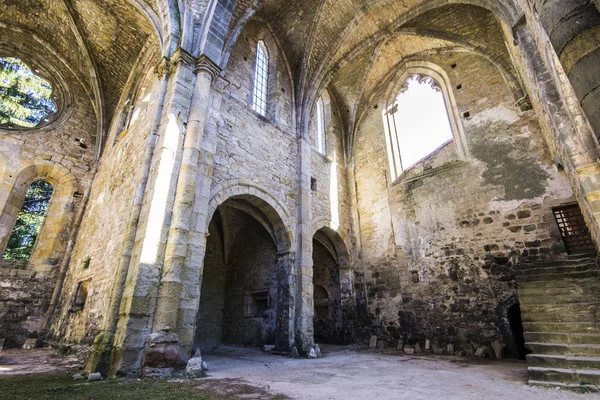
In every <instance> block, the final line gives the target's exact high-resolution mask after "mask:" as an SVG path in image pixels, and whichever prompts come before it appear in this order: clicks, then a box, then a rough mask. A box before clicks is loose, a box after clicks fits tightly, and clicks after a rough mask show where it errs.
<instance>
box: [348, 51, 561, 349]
mask: <svg viewBox="0 0 600 400" xmlns="http://www.w3.org/2000/svg"><path fill="white" fill-rule="evenodd" d="M427 60H428V61H431V62H434V63H435V64H437V65H439V66H440V67H441V68H443V69H444V70H445V71H446V73H447V74H448V76H449V77H450V81H451V82H450V83H451V84H450V87H452V88H456V87H457V86H458V85H459V84H462V88H461V89H460V90H458V89H457V90H454V95H455V97H456V102H457V106H458V109H459V112H460V115H462V116H463V118H462V121H461V123H462V125H463V127H464V131H465V136H466V142H467V143H466V147H467V149H468V152H469V154H470V156H468V157H467V159H466V160H458V159H456V157H455V156H454V154H455V152H454V149H453V147H454V144H452V143H451V144H449V145H447V146H446V147H445V148H443V149H441V150H439V151H438V153H437V154H434V155H433V156H431V157H429V158H428V159H425V160H424V161H422V162H421V165H417V167H415V168H413V169H412V170H411V171H408V173H405V175H403V176H402V177H401V178H400V179H399V180H398V181H397V182H394V183H392V182H391V180H390V178H389V172H388V171H387V168H388V167H387V165H388V164H387V151H386V143H385V139H384V130H383V125H382V117H381V112H380V111H378V110H372V111H371V112H370V113H369V115H368V116H367V117H366V118H365V120H364V121H363V123H362V125H361V126H360V128H359V134H358V138H357V146H356V183H357V192H358V208H359V215H360V221H361V240H362V243H363V262H364V266H365V283H366V290H367V300H368V303H369V306H368V313H369V316H368V318H369V320H370V325H369V327H370V328H369V329H368V330H365V331H364V332H363V333H364V334H367V333H371V334H376V335H378V336H379V337H380V339H382V340H383V341H384V343H385V344H386V345H388V346H396V343H397V342H398V340H399V339H406V340H407V341H408V343H409V344H411V345H412V344H415V343H416V342H420V343H421V346H423V345H424V342H425V340H426V339H429V340H430V341H431V343H432V344H433V346H435V347H437V348H439V349H441V348H442V347H444V348H445V345H447V344H454V345H455V346H456V348H461V349H462V350H469V349H470V348H472V347H477V346H478V345H481V344H484V345H489V344H490V343H491V342H492V341H494V340H503V339H506V340H509V339H508V338H507V337H506V335H505V334H506V331H507V329H506V328H507V327H505V326H504V325H503V324H504V322H503V319H502V316H503V315H504V313H505V310H504V308H505V307H506V306H507V305H510V304H508V302H509V300H510V299H513V300H514V298H515V296H516V282H515V280H514V268H515V265H517V264H518V263H519V262H521V261H523V260H526V259H540V258H549V257H561V256H563V255H565V253H564V250H565V249H564V246H563V245H562V242H561V239H560V235H559V232H558V228H557V226H556V223H555V222H554V220H553V214H552V210H551V207H553V206H557V205H560V204H562V203H567V202H572V201H573V197H572V192H571V189H570V187H569V183H568V181H567V179H566V177H565V176H564V175H563V174H562V173H560V172H558V171H557V169H556V167H555V166H553V165H552V162H551V159H550V157H549V155H548V152H547V150H546V144H545V142H544V138H543V136H542V134H541V132H540V128H539V125H538V124H537V122H536V120H535V116H534V114H533V113H532V112H531V111H528V112H524V113H519V111H518V109H517V108H516V107H515V106H514V105H513V102H514V100H513V98H512V95H511V93H510V91H509V90H508V88H507V86H506V85H505V84H504V83H503V81H502V78H501V76H500V75H499V73H498V71H497V70H496V69H495V68H494V67H493V66H492V65H491V64H490V63H489V62H487V61H486V60H484V59H483V58H481V57H478V56H475V55H466V54H463V55H458V54H455V55H447V56H434V57H431V58H428V59H427ZM451 65H456V67H454V68H452V67H451ZM380 105H381V104H380ZM379 109H381V107H380V108H379ZM465 112H469V113H470V116H469V117H465V116H464V113H465Z"/></svg>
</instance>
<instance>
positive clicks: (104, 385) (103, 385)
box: [0, 372, 287, 400]
mask: <svg viewBox="0 0 600 400" xmlns="http://www.w3.org/2000/svg"><path fill="white" fill-rule="evenodd" d="M72 373H73V372H71V374H72ZM0 398H1V399H6V400H31V399H35V400H67V399H68V400H117V399H124V400H209V399H210V400H240V399H244V398H253V399H255V398H256V399H258V398H260V399H266V400H285V399H287V397H285V396H283V395H279V394H271V393H268V392H267V391H266V390H264V389H263V388H260V387H253V386H250V385H248V384H244V383H242V382H236V381H234V380H233V379H221V380H217V379H210V380H208V379H185V378H183V377H180V378H179V379H176V380H175V379H169V380H154V379H136V380H133V379H110V378H109V379H106V380H104V381H101V382H94V383H87V382H86V381H78V380H73V378H72V377H71V375H70V374H65V373H61V374H52V375H50V374H44V375H42V374H37V375H12V376H11V375H4V376H3V375H1V374H0Z"/></svg>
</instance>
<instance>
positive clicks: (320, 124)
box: [316, 97, 327, 154]
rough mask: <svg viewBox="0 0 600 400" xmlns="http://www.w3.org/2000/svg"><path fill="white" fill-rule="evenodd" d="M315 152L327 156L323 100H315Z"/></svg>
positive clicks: (320, 98)
mask: <svg viewBox="0 0 600 400" xmlns="http://www.w3.org/2000/svg"><path fill="white" fill-rule="evenodd" d="M316 111H317V151H318V152H319V153H321V154H327V141H326V139H325V138H326V136H325V108H324V105H323V98H322V97H319V100H317V110H316Z"/></svg>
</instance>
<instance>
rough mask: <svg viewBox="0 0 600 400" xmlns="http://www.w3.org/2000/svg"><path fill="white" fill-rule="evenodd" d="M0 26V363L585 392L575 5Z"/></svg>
mask: <svg viewBox="0 0 600 400" xmlns="http://www.w3.org/2000/svg"><path fill="white" fill-rule="evenodd" d="M0 31H1V34H0V254H2V259H1V260H0V340H2V339H3V341H4V347H5V348H11V347H12V348H17V347H18V348H20V347H22V346H23V345H24V344H26V343H29V344H32V343H34V345H35V346H79V347H80V348H81V347H83V348H85V349H87V351H86V355H87V358H86V363H87V364H86V368H87V370H88V371H89V372H101V373H102V374H103V375H104V376H106V375H123V374H128V375H140V374H142V373H143V372H144V371H145V370H157V369H169V368H179V367H185V365H186V363H187V362H188V360H189V359H190V358H191V357H192V356H193V355H194V353H195V352H196V350H197V349H200V350H201V351H202V352H206V351H210V350H211V349H214V348H216V347H218V346H220V345H235V346H246V347H260V348H264V346H267V347H268V348H271V346H274V347H272V348H273V349H275V351H276V352H279V353H281V354H296V352H297V353H298V354H299V356H301V357H309V356H310V355H311V353H312V352H313V350H314V348H313V346H314V345H315V344H316V343H318V344H323V343H332V344H340V345H344V344H362V345H364V346H365V347H369V346H371V347H375V348H380V349H382V348H383V349H386V348H387V349H397V351H399V352H406V353H414V352H421V351H422V352H431V353H434V354H448V355H474V354H477V355H480V356H482V355H483V356H486V357H490V358H491V359H495V358H513V359H521V360H525V359H526V360H527V368H528V374H529V382H530V383H532V384H537V385H550V386H559V387H567V388H568V387H574V386H581V385H585V386H587V387H594V386H597V385H600V310H599V309H598V307H599V306H600V270H599V266H598V263H597V249H598V245H599V244H600V157H599V156H600V147H599V144H598V137H600V1H598V0H411V1H408V0H264V1H260V0H102V1H100V0H0ZM411 93H412V95H413V97H409V96H410V95H411ZM419 93H420V94H421V95H422V96H421V97H419Z"/></svg>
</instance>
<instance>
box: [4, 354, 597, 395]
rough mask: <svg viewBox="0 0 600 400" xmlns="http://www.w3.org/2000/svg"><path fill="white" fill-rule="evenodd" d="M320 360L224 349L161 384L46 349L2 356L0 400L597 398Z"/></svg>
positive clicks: (419, 368) (402, 359) (505, 368)
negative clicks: (101, 374)
mask: <svg viewBox="0 0 600 400" xmlns="http://www.w3.org/2000/svg"><path fill="white" fill-rule="evenodd" d="M323 350H324V353H325V357H323V358H320V359H317V360H307V359H297V360H295V359H290V358H287V357H282V356H276V355H271V354H266V353H263V352H261V351H259V350H255V349H243V348H234V347H223V348H221V349H219V350H218V351H216V352H213V353H205V354H203V357H204V359H205V360H206V361H207V362H208V364H209V371H208V375H209V376H208V377H207V378H204V379H183V378H173V379H169V380H163V381H154V380H140V379H134V380H123V379H118V380H115V379H108V380H105V381H103V382H97V383H87V382H86V381H75V380H73V378H72V377H71V375H72V374H73V373H74V371H76V370H78V369H79V368H81V365H79V363H78V362H77V359H76V358H74V357H60V356H57V355H55V354H54V353H53V352H52V351H49V350H29V351H27V350H8V351H7V350H5V351H4V352H3V353H2V358H1V359H0V399H10V400H21V399H36V400H42V399H69V400H71V399H82V400H92V399H93V400H103V399H106V400H109V399H110V400H112V399H116V398H125V399H127V400H135V399H140V400H148V399H153V400H158V399H168V400H173V399H186V400H188V399H211V400H215V399H219V400H220V399H227V400H233V399H271V400H273V399H285V398H291V399H300V400H303V399H319V400H321V399H323V400H325V399H343V400H359V399H394V400H397V399H411V400H431V399H443V400H452V399H460V400H470V399H477V400H480V399H486V400H488V399H511V400H512V399H518V400H529V399H543V400H552V399H572V400H579V399H587V400H589V399H592V398H594V399H596V398H600V396H598V395H593V394H576V393H572V392H567V391H561V390H558V389H547V388H539V387H531V386H528V385H527V384H526V372H527V366H526V364H525V363H524V362H510V361H502V362H498V361H487V360H481V359H472V358H469V359H467V358H459V357H449V356H432V355H427V356H407V355H400V354H398V353H394V352H385V351H378V352H372V351H365V350H362V351H361V350H357V349H354V348H350V347H337V346H331V347H327V346H326V347H324V349H323Z"/></svg>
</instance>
